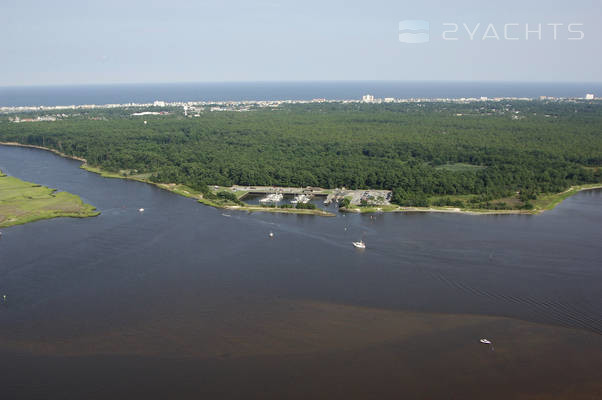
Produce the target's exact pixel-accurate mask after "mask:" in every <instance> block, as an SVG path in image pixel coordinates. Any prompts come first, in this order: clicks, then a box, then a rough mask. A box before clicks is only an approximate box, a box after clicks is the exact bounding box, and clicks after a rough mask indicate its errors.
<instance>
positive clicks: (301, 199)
mask: <svg viewBox="0 0 602 400" xmlns="http://www.w3.org/2000/svg"><path fill="white" fill-rule="evenodd" d="M310 200H311V197H309V196H307V195H305V194H299V195H297V196H295V198H294V199H293V200H291V204H298V203H301V204H307V203H309V201H310Z"/></svg>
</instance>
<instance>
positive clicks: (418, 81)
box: [0, 79, 602, 89]
mask: <svg viewBox="0 0 602 400" xmlns="http://www.w3.org/2000/svg"><path fill="white" fill-rule="evenodd" d="M279 83H280V84H291V83H458V84H470V83H500V84H504V83H507V84H512V83H519V84H557V85H563V84H564V85H566V84H594V85H600V84H602V81H543V80H542V81H538V80H535V81H534V80H444V79H433V80H401V79H358V80H350V79H332V80H326V79H315V80H314V79H305V80H240V81H239V80H230V81H172V82H109V83H49V84H34V85H0V89H26V88H52V87H78V86H82V87H83V86H128V85H129V86H143V85H199V84H207V85H211V84H279Z"/></svg>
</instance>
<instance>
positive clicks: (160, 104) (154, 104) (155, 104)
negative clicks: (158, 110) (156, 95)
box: [153, 100, 165, 107]
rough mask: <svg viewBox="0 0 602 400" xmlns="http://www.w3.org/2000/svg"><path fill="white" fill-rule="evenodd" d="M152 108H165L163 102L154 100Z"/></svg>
mask: <svg viewBox="0 0 602 400" xmlns="http://www.w3.org/2000/svg"><path fill="white" fill-rule="evenodd" d="M153 106H155V107H165V102H164V101H159V100H155V102H154V103H153Z"/></svg>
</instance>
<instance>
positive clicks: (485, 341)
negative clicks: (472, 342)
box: [479, 339, 491, 344]
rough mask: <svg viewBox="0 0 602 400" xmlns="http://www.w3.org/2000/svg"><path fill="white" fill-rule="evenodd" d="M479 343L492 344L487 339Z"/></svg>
mask: <svg viewBox="0 0 602 400" xmlns="http://www.w3.org/2000/svg"><path fill="white" fill-rule="evenodd" d="M479 342H481V343H483V344H491V341H489V340H487V339H481V340H479Z"/></svg>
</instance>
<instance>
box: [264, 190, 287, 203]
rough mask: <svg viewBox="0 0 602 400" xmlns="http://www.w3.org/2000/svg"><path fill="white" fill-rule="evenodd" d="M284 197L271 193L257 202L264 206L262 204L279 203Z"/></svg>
mask: <svg viewBox="0 0 602 400" xmlns="http://www.w3.org/2000/svg"><path fill="white" fill-rule="evenodd" d="M283 197H284V196H283V195H282V194H280V193H271V194H268V195H267V196H266V197H264V198H263V199H261V200H259V202H260V203H262V204H264V203H278V202H279V201H281V200H282V198H283Z"/></svg>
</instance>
